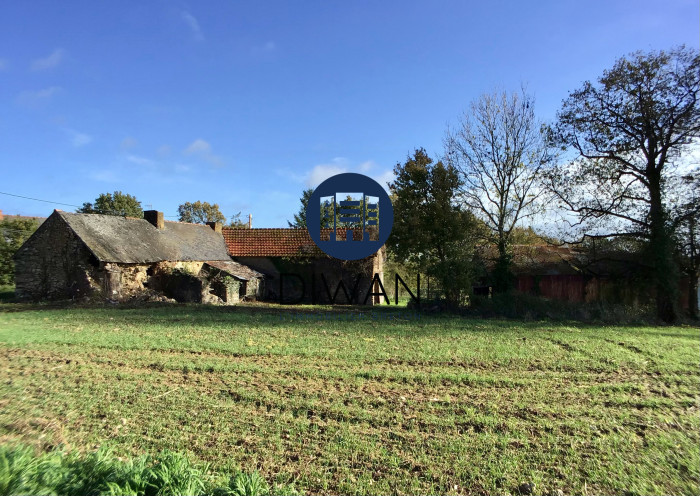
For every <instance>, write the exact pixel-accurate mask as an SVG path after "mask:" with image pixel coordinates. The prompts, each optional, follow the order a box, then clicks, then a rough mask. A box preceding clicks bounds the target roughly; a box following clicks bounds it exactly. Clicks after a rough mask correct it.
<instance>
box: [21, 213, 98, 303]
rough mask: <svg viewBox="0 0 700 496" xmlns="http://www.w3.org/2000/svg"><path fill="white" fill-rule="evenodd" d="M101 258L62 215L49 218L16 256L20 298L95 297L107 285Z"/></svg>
mask: <svg viewBox="0 0 700 496" xmlns="http://www.w3.org/2000/svg"><path fill="white" fill-rule="evenodd" d="M103 283H104V281H103V273H102V271H101V270H100V263H99V261H98V260H97V259H96V258H95V257H94V255H92V253H90V251H89V250H88V249H87V248H86V246H85V245H84V244H83V242H82V241H81V240H80V239H79V238H78V237H77V236H76V235H75V234H74V233H73V231H72V230H71V229H70V228H69V227H68V225H67V224H66V223H65V222H64V221H63V220H62V219H61V218H60V217H58V216H53V217H50V218H49V219H47V220H46V221H45V222H44V223H43V224H42V225H41V227H39V229H38V230H37V231H36V232H35V233H34V234H33V235H32V236H31V237H30V239H29V240H27V242H26V243H25V244H24V245H22V247H21V248H20V249H19V250H18V251H17V254H16V255H15V294H16V295H17V297H18V298H19V299H29V300H39V299H71V298H82V297H86V296H88V297H89V296H94V295H95V294H96V293H101V292H102V288H103Z"/></svg>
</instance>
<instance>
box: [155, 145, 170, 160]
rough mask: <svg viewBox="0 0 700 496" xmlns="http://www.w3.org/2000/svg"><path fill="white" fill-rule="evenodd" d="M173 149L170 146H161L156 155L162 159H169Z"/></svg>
mask: <svg viewBox="0 0 700 496" xmlns="http://www.w3.org/2000/svg"><path fill="white" fill-rule="evenodd" d="M171 151H172V149H171V148H170V145H161V146H159V147H158V150H156V153H158V155H160V156H161V157H167V156H168V155H170V152H171Z"/></svg>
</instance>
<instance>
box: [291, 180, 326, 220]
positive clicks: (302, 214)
mask: <svg viewBox="0 0 700 496" xmlns="http://www.w3.org/2000/svg"><path fill="white" fill-rule="evenodd" d="M313 193H314V190H313V188H308V189H305V190H304V191H302V193H301V198H299V202H300V203H301V205H300V206H299V211H298V212H297V213H295V214H294V222H290V221H287V224H288V225H289V227H293V228H295V229H306V209H307V207H308V206H309V200H310V199H311V195H313ZM319 208H320V209H321V228H326V227H328V226H330V227H331V228H332V227H333V205H332V202H328V201H326V202H324V203H323V204H322V205H319Z"/></svg>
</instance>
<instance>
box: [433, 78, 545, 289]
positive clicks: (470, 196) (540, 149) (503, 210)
mask: <svg viewBox="0 0 700 496" xmlns="http://www.w3.org/2000/svg"><path fill="white" fill-rule="evenodd" d="M445 148H446V153H447V159H448V162H449V163H450V164H451V165H453V166H454V167H455V168H456V169H457V170H458V171H459V172H460V175H461V179H462V188H461V189H462V191H461V198H462V199H463V201H464V202H465V204H466V205H467V206H468V207H469V208H470V209H471V210H472V211H473V212H474V213H476V214H477V215H479V216H480V217H481V218H482V219H483V221H484V222H485V223H486V225H487V226H488V227H489V232H488V241H490V242H492V243H494V244H495V245H496V246H497V247H498V259H497V260H496V265H495V269H494V274H493V276H494V283H495V285H494V289H496V290H497V291H500V292H503V291H507V290H509V289H511V288H512V286H513V282H514V278H513V276H512V274H511V270H510V266H511V258H512V253H511V245H512V244H513V243H512V239H511V238H512V233H513V231H514V229H516V227H517V225H518V223H519V222H521V221H522V220H524V219H526V218H528V217H530V216H532V215H534V214H535V213H537V211H538V208H537V207H538V206H539V205H538V200H540V198H541V196H542V194H543V191H544V190H543V188H541V187H539V184H540V180H541V178H540V175H541V173H542V171H543V170H544V169H545V168H547V167H548V166H549V165H550V164H551V163H552V162H553V160H554V153H553V151H554V149H553V147H551V146H550V145H549V143H548V142H547V139H546V136H545V134H544V132H543V130H542V125H541V123H539V122H538V121H537V119H536V118H535V102H534V98H533V97H532V96H530V95H528V94H526V93H525V91H524V90H523V91H522V92H520V93H512V94H508V93H506V92H501V93H494V94H485V95H482V96H481V97H480V98H479V99H477V100H475V101H474V102H472V104H471V106H470V109H469V111H467V112H465V114H464V115H463V117H462V119H461V121H460V122H459V124H458V126H457V128H456V129H454V130H448V132H447V137H446V139H445Z"/></svg>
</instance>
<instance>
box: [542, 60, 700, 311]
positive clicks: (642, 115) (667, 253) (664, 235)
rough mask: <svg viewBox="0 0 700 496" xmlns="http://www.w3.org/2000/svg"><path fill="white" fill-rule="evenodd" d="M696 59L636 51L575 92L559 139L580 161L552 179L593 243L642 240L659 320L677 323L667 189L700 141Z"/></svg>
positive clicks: (563, 116) (563, 115)
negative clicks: (613, 238)
mask: <svg viewBox="0 0 700 496" xmlns="http://www.w3.org/2000/svg"><path fill="white" fill-rule="evenodd" d="M699 88H700V56H699V54H698V51H697V50H692V49H686V48H685V47H680V48H675V49H672V50H670V51H668V52H665V51H658V52H648V53H642V52H636V53H633V54H631V55H629V56H628V57H623V58H620V59H619V60H618V61H617V62H616V63H615V64H614V66H613V67H612V69H610V70H608V71H604V72H603V75H602V77H600V78H599V79H598V82H597V84H594V83H591V82H590V81H586V82H585V83H584V84H583V87H582V88H580V89H578V90H576V91H574V92H572V93H570V94H569V97H568V98H567V99H566V100H564V102H563V105H562V108H561V110H560V111H559V113H558V123H557V125H556V128H555V129H554V135H553V136H554V138H555V139H557V140H558V141H559V143H561V144H563V145H564V146H568V147H570V148H571V149H573V150H574V151H575V152H576V153H577V155H578V159H577V160H575V161H573V162H572V163H570V164H567V165H566V166H563V167H560V168H559V169H558V170H556V171H555V173H554V174H552V175H551V189H552V191H554V192H555V193H556V195H557V197H558V199H559V200H560V201H561V203H562V204H563V205H564V206H565V207H566V208H568V209H569V210H570V211H571V212H573V213H574V214H576V216H577V217H578V220H577V223H576V226H577V227H578V228H579V229H581V232H582V233H584V235H587V236H596V237H611V236H635V237H638V238H641V239H644V240H646V242H647V250H648V253H647V254H646V260H648V262H649V266H650V267H649V269H650V271H651V275H652V278H653V282H654V284H655V286H656V307H657V315H658V317H659V318H660V319H662V320H664V321H666V322H671V321H673V320H674V319H675V318H676V315H677V310H676V308H675V306H676V305H675V304H676V302H677V296H678V268H677V265H676V263H675V261H674V257H673V254H674V242H673V236H672V235H673V226H674V221H673V219H672V218H671V217H672V214H671V212H672V210H673V207H672V205H669V195H668V187H669V185H670V184H672V183H673V181H670V179H672V178H673V177H674V175H678V170H677V165H678V159H679V157H680V156H681V154H682V153H683V152H684V151H685V150H686V149H687V147H688V146H689V145H690V144H691V143H692V141H693V140H694V139H696V138H697V137H699V136H700V108H699V107H698V90H699Z"/></svg>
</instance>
